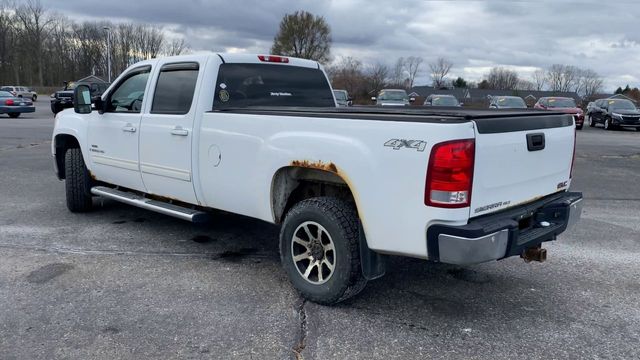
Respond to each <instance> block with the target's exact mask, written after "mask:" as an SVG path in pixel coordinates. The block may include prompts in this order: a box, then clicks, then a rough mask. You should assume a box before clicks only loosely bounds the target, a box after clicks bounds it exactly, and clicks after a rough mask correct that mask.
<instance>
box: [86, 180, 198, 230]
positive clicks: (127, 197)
mask: <svg viewBox="0 0 640 360" xmlns="http://www.w3.org/2000/svg"><path fill="white" fill-rule="evenodd" d="M91 193H92V194H93V195H98V196H102V197H105V198H107V199H111V200H115V201H119V202H122V203H125V204H128V205H133V206H137V207H139V208H142V209H146V210H151V211H155V212H157V213H160V214H164V215H169V216H173V217H176V218H178V219H182V220H187V221H191V222H194V223H201V222H206V221H208V220H209V214H207V213H206V212H204V211H200V210H194V209H190V208H186V207H182V206H178V205H175V204H169V203H166V202H162V201H158V200H153V199H149V198H145V197H142V196H140V195H138V194H134V193H130V192H126V191H121V190H117V189H112V188H109V187H106V186H95V187H92V188H91Z"/></svg>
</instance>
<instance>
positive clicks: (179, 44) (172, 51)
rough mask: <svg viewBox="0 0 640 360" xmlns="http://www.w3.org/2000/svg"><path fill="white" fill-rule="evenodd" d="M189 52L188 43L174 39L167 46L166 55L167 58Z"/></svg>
mask: <svg viewBox="0 0 640 360" xmlns="http://www.w3.org/2000/svg"><path fill="white" fill-rule="evenodd" d="M187 50H188V47H187V43H186V42H185V41H184V39H173V40H171V42H168V43H167V44H166V45H165V49H164V54H165V55H166V56H174V55H181V54H183V53H185V52H187Z"/></svg>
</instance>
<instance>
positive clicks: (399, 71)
mask: <svg viewBox="0 0 640 360" xmlns="http://www.w3.org/2000/svg"><path fill="white" fill-rule="evenodd" d="M404 63H405V59H404V58H403V57H401V58H398V60H396V63H395V65H394V66H393V68H392V69H391V84H392V85H393V86H396V87H400V88H403V87H405V83H406V81H405V80H406V79H407V77H406V75H405V72H404V69H405V65H404Z"/></svg>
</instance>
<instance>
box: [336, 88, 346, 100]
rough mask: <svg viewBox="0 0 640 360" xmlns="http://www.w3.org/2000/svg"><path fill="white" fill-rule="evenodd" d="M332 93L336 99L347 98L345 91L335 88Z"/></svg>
mask: <svg viewBox="0 0 640 360" xmlns="http://www.w3.org/2000/svg"><path fill="white" fill-rule="evenodd" d="M333 95H335V97H336V100H347V92H346V91H342V90H335V91H334V92H333Z"/></svg>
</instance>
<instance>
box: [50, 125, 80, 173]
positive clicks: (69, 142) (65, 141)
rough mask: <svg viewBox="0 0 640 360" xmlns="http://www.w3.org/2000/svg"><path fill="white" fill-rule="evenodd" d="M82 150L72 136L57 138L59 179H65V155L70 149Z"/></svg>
mask: <svg viewBox="0 0 640 360" xmlns="http://www.w3.org/2000/svg"><path fill="white" fill-rule="evenodd" d="M74 148H80V143H78V140H77V139H76V138H75V137H73V136H72V135H67V134H60V135H56V137H55V149H56V150H55V151H56V165H57V166H58V178H60V180H62V179H64V178H65V177H66V176H65V173H64V154H65V153H66V152H67V150H68V149H74Z"/></svg>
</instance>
